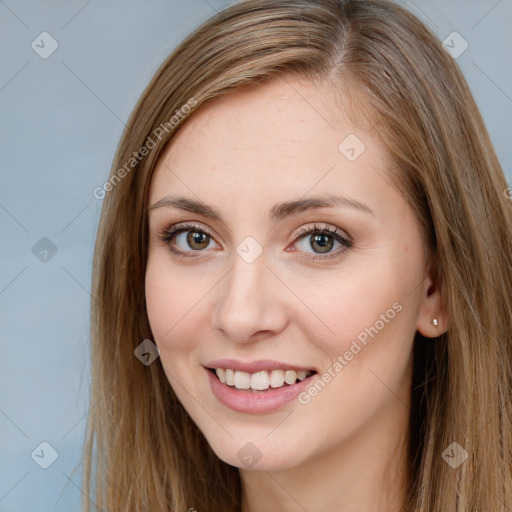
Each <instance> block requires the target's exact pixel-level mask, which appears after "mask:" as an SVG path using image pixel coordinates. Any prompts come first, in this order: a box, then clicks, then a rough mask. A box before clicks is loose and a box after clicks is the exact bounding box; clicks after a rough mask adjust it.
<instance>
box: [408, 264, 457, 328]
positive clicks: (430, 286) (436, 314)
mask: <svg viewBox="0 0 512 512" xmlns="http://www.w3.org/2000/svg"><path fill="white" fill-rule="evenodd" d="M434 318H435V319H437V325H434V324H433V323H432V321H433V320H434ZM449 320H450V319H449V317H448V311H447V310H446V307H445V305H444V301H443V297H442V294H441V280H440V278H439V272H435V271H434V270H433V269H431V271H430V272H429V274H428V275H427V276H426V277H425V280H424V281H423V284H422V290H421V300H420V308H419V313H418V322H417V325H416V329H417V330H418V331H419V332H420V334H422V335H423V336H425V337H426V338H437V337H438V336H441V334H444V333H445V332H446V331H447V330H448V327H449V323H450V322H449Z"/></svg>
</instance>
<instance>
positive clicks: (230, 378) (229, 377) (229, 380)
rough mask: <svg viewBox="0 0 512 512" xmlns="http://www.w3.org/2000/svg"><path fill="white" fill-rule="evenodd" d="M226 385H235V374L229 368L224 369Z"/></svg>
mask: <svg viewBox="0 0 512 512" xmlns="http://www.w3.org/2000/svg"><path fill="white" fill-rule="evenodd" d="M226 384H227V385H228V386H234V385H235V372H234V371H233V370H230V369H229V368H226Z"/></svg>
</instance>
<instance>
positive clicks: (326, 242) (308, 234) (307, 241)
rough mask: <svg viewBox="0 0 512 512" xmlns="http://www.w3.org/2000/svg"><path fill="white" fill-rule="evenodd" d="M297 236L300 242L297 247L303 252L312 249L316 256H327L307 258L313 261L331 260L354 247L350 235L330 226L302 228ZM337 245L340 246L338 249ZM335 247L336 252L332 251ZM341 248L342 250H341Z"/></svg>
mask: <svg viewBox="0 0 512 512" xmlns="http://www.w3.org/2000/svg"><path fill="white" fill-rule="evenodd" d="M297 236H298V237H299V241H298V242H296V245H297V246H298V247H299V249H300V250H301V251H303V252H306V253H307V252H308V250H307V249H312V250H313V254H315V255H317V254H326V256H311V257H310V256H307V258H309V259H313V260H322V259H326V258H330V257H331V256H336V255H338V254H340V252H343V251H344V250H345V249H348V248H350V247H352V241H351V240H350V237H348V235H345V234H344V233H343V232H341V231H339V230H338V229H337V228H332V227H330V226H324V227H319V226H317V225H316V224H314V225H313V226H309V227H305V228H301V229H300V230H299V232H298V233H297ZM336 244H338V246H339V247H338V248H336V247H335V245H336ZM333 247H334V250H331V249H333ZM340 248H341V250H339V249H340ZM336 249H338V250H336ZM310 254H311V253H310Z"/></svg>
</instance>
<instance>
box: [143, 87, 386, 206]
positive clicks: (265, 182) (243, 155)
mask: <svg viewBox="0 0 512 512" xmlns="http://www.w3.org/2000/svg"><path fill="white" fill-rule="evenodd" d="M352 149H353V151H352V152H351V150H352ZM347 150H348V153H347ZM354 153H355V154H356V156H357V154H359V153H360V155H359V156H358V157H357V158H356V159H352V158H353V156H354ZM348 157H350V158H348ZM386 160H387V157H386V155H385V153H384V151H383V150H382V148H381V147H380V146H379V144H378V142H377V141H376V140H375V139H374V137H373V136H371V135H370V133H368V132H366V131H364V130H361V129H360V128H358V127H357V126H355V125H354V124H353V122H352V121H351V120H349V119H348V117H347V116H346V115H344V114H343V111H342V109H340V108H338V103H337V101H336V99H335V97H334V94H333V90H332V88H331V87H330V86H329V85H328V84H327V83H311V82H307V81H303V80H302V81H298V80H293V79H281V80H275V81H272V82H270V83H267V84H264V85H258V86H255V87H251V88H247V87H246V88H243V89H240V90H236V91H235V92H233V93H230V94H227V95H224V96H221V97H218V98H215V99H213V100H211V101H209V102H207V103H206V104H204V105H202V106H201V107H200V108H199V109H198V110H197V111H196V112H195V113H194V114H193V115H192V116H191V117H190V118H189V119H188V120H187V121H186V122H185V123H184V125H183V126H182V127H181V128H180V130H179V131H178V132H177V133H176V134H175V136H174V137H173V139H172V140H171V142H170V143H169V145H168V147H167V148H166V149H165V151H164V152H163V153H162V155H161V156H160V158H159V161H158V163H157V166H156V169H155V172H154V175H153V178H152V185H151V190H150V200H158V199H159V198H160V196H162V195H164V194H165V193H170V192H173V193H188V194H189V195H190V194H192V195H197V196H198V197H200V198H208V197H211V196H212V195H215V196H216V197H217V198H218V199H219V201H223V200H226V201H229V200H231V201H232V200H233V198H234V197H239V198H241V199H250V198H258V197H259V198H260V200H261V199H262V198H265V197H269V198H270V197H271V196H272V198H273V199H275V200H280V199H282V198H283V194H285V195H286V196H287V198H288V197H302V196H304V195H306V194H308V192H309V191H311V192H315V193H329V192H332V191H333V190H334V189H336V190H338V191H340V192H343V189H350V190H351V192H354V193H357V192H358V190H360V189H361V186H362V185H363V182H364V178H365V176H366V178H370V177H371V175H372V174H374V173H375V170H373V169H372V167H373V166H377V167H378V168H379V169H378V170H379V171H380V172H385V169H384V167H385V162H386ZM381 180H382V178H381ZM381 180H379V181H380V182H379V181H378V182H375V180H370V179H366V188H367V189H371V188H372V186H375V185H377V186H379V185H380V186H382V183H381ZM372 183H373V185H372Z"/></svg>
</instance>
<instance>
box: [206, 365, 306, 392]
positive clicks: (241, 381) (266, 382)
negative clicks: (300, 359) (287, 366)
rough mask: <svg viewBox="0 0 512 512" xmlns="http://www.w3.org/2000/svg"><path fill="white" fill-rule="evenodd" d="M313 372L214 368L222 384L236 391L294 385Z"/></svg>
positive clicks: (262, 389) (261, 389)
mask: <svg viewBox="0 0 512 512" xmlns="http://www.w3.org/2000/svg"><path fill="white" fill-rule="evenodd" d="M312 373H313V372H311V371H306V370H298V371H295V370H272V371H271V372H270V374H269V372H267V371H261V372H256V373H252V374H251V373H247V372H239V371H235V370H231V369H230V368H216V369H215V374H216V375H217V377H218V378H219V380H220V381H221V382H222V383H223V384H227V385H228V386H234V387H235V388H236V389H253V390H255V391H265V390H266V389H268V388H269V387H271V388H280V387H282V386H284V385H285V383H286V384H287V385H289V386H291V385H292V384H295V383H296V382H297V380H299V381H303V380H304V379H305V378H306V377H309V376H310V375H312Z"/></svg>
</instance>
